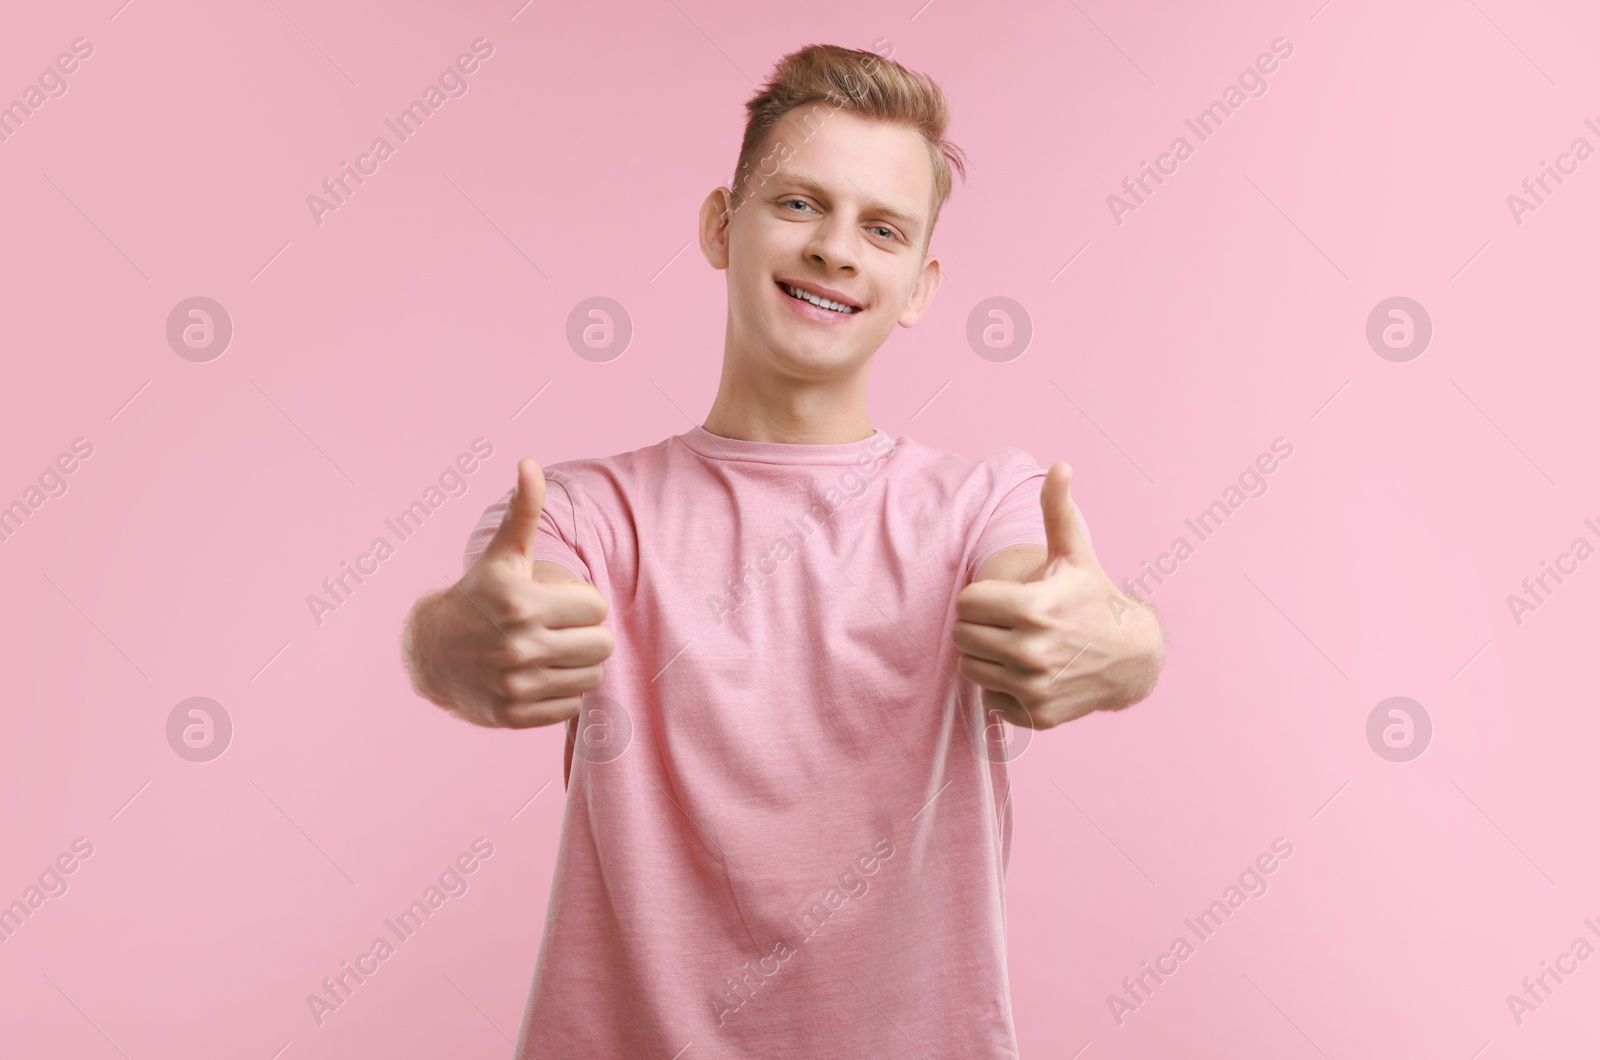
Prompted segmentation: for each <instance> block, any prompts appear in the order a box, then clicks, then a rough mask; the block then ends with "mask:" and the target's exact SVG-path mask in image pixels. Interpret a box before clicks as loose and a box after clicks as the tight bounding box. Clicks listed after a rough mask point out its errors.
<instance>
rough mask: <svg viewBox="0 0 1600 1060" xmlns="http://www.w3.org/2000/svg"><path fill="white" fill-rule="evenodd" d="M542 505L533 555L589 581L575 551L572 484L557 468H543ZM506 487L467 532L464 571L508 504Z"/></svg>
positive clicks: (485, 543) (485, 545)
mask: <svg viewBox="0 0 1600 1060" xmlns="http://www.w3.org/2000/svg"><path fill="white" fill-rule="evenodd" d="M544 478H545V481H544V509H543V510H542V511H541V512H540V513H539V528H538V530H537V531H536V532H535V534H534V544H533V558H534V559H535V560H538V561H540V562H549V563H559V564H561V566H563V567H565V568H567V569H568V570H569V571H571V572H572V573H573V574H575V575H577V576H578V577H580V578H582V579H583V580H584V581H586V582H589V583H591V584H592V583H593V582H594V577H593V576H592V575H591V574H590V572H589V566H588V564H586V563H584V561H583V559H582V557H580V556H579V555H578V531H577V505H576V504H575V503H574V500H573V492H574V491H573V488H572V485H571V483H570V482H569V481H568V479H567V477H566V476H565V475H563V474H561V473H560V472H558V471H555V470H551V469H546V471H545V475H544ZM513 492H514V490H506V491H505V493H504V494H502V495H501V496H500V498H499V499H498V500H496V501H495V502H494V503H493V504H491V505H489V507H487V508H485V509H484V510H483V515H482V516H480V517H479V519H478V525H477V526H474V527H473V528H472V532H471V533H470V534H468V535H467V544H466V549H465V550H464V552H463V554H462V558H461V569H462V571H463V572H465V571H466V570H467V569H468V568H470V567H471V566H472V565H473V564H474V563H476V562H477V561H478V557H479V556H481V555H483V550H484V549H486V548H488V547H489V542H490V541H491V540H493V538H494V535H495V531H497V530H498V529H500V522H501V520H503V519H504V518H505V516H506V511H507V510H508V509H509V508H510V507H511V494H512V493H513Z"/></svg>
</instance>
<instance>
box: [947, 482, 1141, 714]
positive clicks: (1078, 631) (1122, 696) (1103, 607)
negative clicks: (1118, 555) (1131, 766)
mask: <svg viewBox="0 0 1600 1060" xmlns="http://www.w3.org/2000/svg"><path fill="white" fill-rule="evenodd" d="M1071 478H1072V468H1070V467H1069V466H1068V465H1067V464H1065V463H1058V464H1056V465H1055V466H1053V467H1051V468H1050V471H1049V473H1048V474H1047V475H1046V476H1045V482H1044V489H1043V490H1041V491H1040V496H1039V503H1040V506H1041V507H1042V508H1043V509H1044V526H1045V540H1046V541H1047V542H1048V543H1047V544H1046V546H1045V547H1044V549H1042V550H1041V549H1040V548H1039V546H1037V545H1032V546H1023V547H1024V548H1025V549H1027V550H1029V551H1026V552H1022V553H1019V556H1026V557H1028V564H1029V566H1031V568H1032V569H1031V570H1027V571H1025V572H1017V571H1016V568H1015V566H1013V568H1012V570H1013V571H1014V572H1017V573H1020V574H1021V576H1020V577H1019V578H1018V579H1017V580H1007V579H1003V578H984V579H982V580H980V581H975V582H973V583H972V584H971V585H968V586H967V587H966V588H964V589H962V590H961V592H960V594H959V595H958V596H957V597H956V622H955V624H954V625H953V626H952V627H951V631H950V636H951V639H952V640H954V641H955V644H956V647H957V648H958V649H959V650H960V656H959V658H958V660H957V665H958V667H959V669H960V671H961V673H962V675H963V676H965V677H966V678H967V679H968V680H970V681H972V682H974V683H975V684H977V685H978V686H979V687H981V688H982V689H983V705H984V710H985V712H986V713H987V712H992V713H996V714H999V715H1000V716H1001V717H1004V718H1005V719H1006V720H1007V721H1010V722H1011V723H1012V724H1014V725H1022V726H1026V727H1028V728H1032V729H1048V728H1051V727H1053V726H1056V725H1059V724H1061V723H1062V722H1066V721H1071V720H1072V719H1074V718H1079V717H1082V716H1083V715H1085V714H1088V713H1090V712H1092V711H1095V710H1120V709H1121V708H1123V707H1126V706H1128V705H1129V704H1131V703H1134V702H1137V701H1138V700H1140V699H1143V698H1144V697H1145V696H1147V695H1149V693H1150V690H1151V688H1153V686H1154V683H1155V677H1156V674H1157V673H1159V671H1160V668H1161V655H1162V650H1163V649H1162V645H1161V633H1160V627H1159V625H1158V624H1156V623H1155V622H1154V620H1153V619H1152V618H1151V616H1150V615H1149V613H1148V610H1147V609H1145V608H1143V607H1142V605H1141V604H1140V603H1139V602H1138V601H1135V600H1133V599H1131V598H1130V597H1127V596H1125V595H1124V594H1123V593H1121V592H1120V591H1118V589H1117V587H1116V585H1115V584H1114V583H1113V582H1112V581H1111V578H1110V576H1109V575H1107V574H1106V572H1105V570H1104V569H1103V568H1102V567H1101V566H1100V561H1099V560H1098V559H1096V558H1095V554H1094V550H1093V549H1091V548H1090V547H1089V539H1088V537H1087V535H1085V534H1084V532H1083V526H1082V524H1081V523H1080V522H1079V520H1078V513H1077V509H1076V508H1075V507H1074V506H1073V503H1072V496H1071V492H1070V486H1071ZM1035 564H1036V565H1035ZM985 566H986V567H987V566H989V565H988V564H987V563H986V564H985ZM1114 601H1120V602H1121V603H1122V604H1123V605H1125V606H1123V607H1122V611H1123V612H1137V613H1136V614H1135V615H1134V620H1132V621H1125V620H1123V619H1122V618H1120V617H1119V612H1118V609H1117V607H1116V606H1114V604H1113V602H1114Z"/></svg>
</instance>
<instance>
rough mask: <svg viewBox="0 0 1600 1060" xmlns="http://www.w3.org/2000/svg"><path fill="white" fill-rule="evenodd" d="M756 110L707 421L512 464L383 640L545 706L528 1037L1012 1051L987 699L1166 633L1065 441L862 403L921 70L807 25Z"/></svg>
mask: <svg viewBox="0 0 1600 1060" xmlns="http://www.w3.org/2000/svg"><path fill="white" fill-rule="evenodd" d="M747 109H748V111H749V119H748V123H747V127H746V132H745V137H744V144H743V148H742V150H741V153H740V158H739V165H738V167H737V169H736V171H735V179H734V182H733V188H732V190H731V191H730V189H725V188H720V187H719V188H717V189H716V190H714V191H713V192H712V193H711V194H710V195H709V196H708V197H707V198H706V200H705V202H704V204H703V205H702V206H701V209H700V246H701V250H702V252H703V253H704V254H705V256H706V258H707V260H708V261H710V263H711V265H712V267H714V268H717V269H725V270H726V271H727V273H728V317H727V335H726V340H725V348H724V356H723V370H722V380H721V385H720V387H719V390H718V392H717V396H716V400H715V402H714V403H713V404H712V407H711V412H710V414H709V415H708V416H707V417H706V421H705V424H704V426H700V427H695V428H693V429H691V430H689V431H687V432H685V433H684V434H680V435H677V436H675V437H672V438H668V439H667V440H665V441H663V442H661V443H660V444H658V445H654V446H650V447H649V448H645V449H640V450H636V451H634V452H631V453H624V454H621V455H617V456H611V457H607V458H604V459H589V460H573V461H569V462H566V463H562V464H558V465H554V466H552V467H551V468H550V469H549V470H548V474H546V473H542V472H541V470H540V468H539V465H538V464H536V463H534V462H533V460H531V459H528V458H524V459H523V460H522V462H521V463H520V464H519V465H518V467H517V485H516V488H515V490H514V491H512V492H510V493H508V494H507V496H506V497H504V498H502V499H501V500H500V501H498V502H497V503H495V504H494V505H491V506H490V507H489V509H488V510H487V511H486V512H485V513H484V516H483V519H482V520H481V521H480V522H479V524H478V527H477V529H475V530H474V531H473V533H472V535H471V537H470V538H469V540H468V544H467V554H466V557H465V561H466V574H465V576H464V577H463V578H462V579H461V581H460V582H459V583H458V584H457V585H455V586H453V587H451V588H450V589H447V590H445V591H443V592H440V593H437V594H434V595H431V596H427V597H424V598H423V599H422V600H420V601H419V602H418V604H417V606H416V607H415V609H414V610H413V612H412V615H411V618H410V620H409V622H408V625H407V630H406V645H405V654H406V660H407V664H408V668H409V670H410V672H411V674H412V678H413V682H414V684H415V686H416V689H417V691H418V692H419V693H420V694H422V695H423V696H425V697H427V698H428V699H430V700H432V701H433V702H435V703H438V704H440V705H441V706H444V707H446V708H448V709H449V710H451V711H452V712H454V713H456V714H457V715H459V716H460V717H462V718H464V719H465V720H467V721H470V722H472V723H474V724H478V725H489V726H504V727H508V728H525V727H529V726H536V725H549V724H554V723H557V722H565V723H567V727H568V742H567V748H566V763H565V773H566V784H567V801H566V812H565V817H564V819H563V822H562V831H561V847H560V852H559V855H558V858H557V861H556V869H555V879H554V883H553V887H552V890H551V895H550V905H549V909H548V912H547V915H546V919H545V927H544V935H543V939H542V941H541V943H540V949H539V956H538V963H537V968H536V970H535V973H534V981H533V988H532V991H531V994H530V997H529V1000H528V1005H527V1009H526V1012H525V1014H524V1020H523V1025H522V1032H521V1040H520V1042H519V1043H518V1047H519V1054H518V1055H519V1056H526V1057H530V1058H532V1057H539V1058H543V1057H563V1058H565V1057H646V1056H653V1057H660V1058H662V1060H668V1058H671V1057H676V1056H682V1057H684V1058H702V1057H730V1058H731V1057H782V1056H805V1057H872V1058H875V1060H883V1058H892V1057H908V1058H910V1057H922V1058H943V1057H951V1058H961V1060H973V1058H980V1057H983V1058H988V1057H1010V1056H1015V1055H1016V1052H1017V1045H1016V1035H1015V1031H1014V1029H1013V1026H1012V1017H1011V1004H1010V996H1009V987H1008V983H1007V978H1006V959H1005V958H1006V949H1005V892H1004V885H1005V871H1006V866H1007V863H1008V861H1009V857H1010V847H1011V816H1012V813H1011V801H1010V798H1009V785H1008V781H1007V773H1006V759H1007V757H1009V755H1008V753H1007V749H1006V747H1005V745H1004V744H997V743H996V742H995V741H994V740H993V739H992V737H993V736H994V735H995V734H996V733H1003V731H1004V728H1005V727H1004V726H1003V725H1001V724H999V721H998V719H999V718H1004V719H1007V720H1009V721H1010V722H1011V723H1012V724H1014V725H1017V726H1026V727H1027V728H1028V729H1030V730H1032V729H1047V728H1050V727H1052V726H1055V725H1058V724H1060V723H1061V722H1064V721H1069V720H1071V719H1073V718H1077V717H1080V716H1082V715H1084V714H1087V713H1089V712H1091V711H1094V710H1116V709H1120V708H1122V707H1125V706H1127V705H1129V704H1131V703H1134V702H1136V701H1138V700H1140V699H1142V698H1144V697H1145V696H1147V695H1148V694H1149V692H1150V690H1151V688H1152V687H1153V686H1154V683H1155V680H1156V676H1157V674H1158V672H1159V670H1160V666H1161V660H1162V651H1163V649H1162V637H1161V631H1160V627H1159V624H1158V622H1157V621H1156V619H1155V617H1154V615H1153V614H1152V612H1151V611H1150V609H1149V608H1147V607H1145V606H1142V605H1141V603H1140V602H1139V601H1137V600H1135V599H1133V598H1131V597H1129V596H1126V595H1124V594H1123V593H1121V592H1120V591H1118V590H1117V588H1116V587H1115V586H1114V585H1113V584H1112V582H1111V580H1110V578H1109V577H1107V575H1106V573H1105V572H1104V571H1103V570H1102V569H1101V567H1100V565H1099V563H1098V562H1097V561H1096V559H1095V556H1094V553H1093V551H1091V549H1090V546H1089V537H1088V534H1087V532H1086V531H1085V530H1084V528H1083V526H1082V525H1081V523H1080V522H1079V520H1078V516H1077V514H1076V512H1075V510H1074V507H1073V504H1072V501H1071V499H1070V497H1069V495H1068V477H1069V475H1070V474H1071V471H1070V468H1068V466H1067V465H1066V464H1064V463H1063V464H1056V465H1055V466H1054V467H1052V468H1051V469H1050V470H1049V472H1048V473H1046V472H1045V471H1044V470H1043V469H1041V468H1039V467H1038V466H1037V465H1035V464H1034V463H1033V461H1032V460H1031V459H1030V458H1029V457H1028V455H1027V454H1026V453H1023V452H1021V451H1019V450H1016V449H1002V450H1000V451H999V452H998V453H996V454H995V455H993V456H992V457H990V458H988V459H986V460H983V461H979V462H974V461H971V460H967V459H964V458H962V457H959V456H954V455H952V454H949V453H945V452H941V451H939V450H936V449H932V448H929V447H927V446H924V445H921V444H919V443H917V442H914V441H912V440H911V439H910V438H906V437H900V438H895V439H891V438H890V437H889V436H888V435H886V434H885V433H884V432H883V431H881V430H875V429H874V428H873V427H872V426H871V425H870V423H869V422H868V418H867V377H868V370H869V367H870V364H871V360H872V355H873V353H874V352H875V351H876V350H877V349H878V348H879V346H880V345H882V343H883V341H884V340H885V339H886V338H887V337H888V335H889V333H890V332H891V331H892V330H893V328H894V327H895V326H896V325H899V326H901V327H911V326H912V325H914V324H916V323H917V321H918V320H919V319H920V318H921V317H922V315H923V314H924V313H925V312H926V311H927V309H928V307H929V305H930V304H931V303H932V301H933V296H934V294H935V292H936V291H937V290H938V288H939V279H940V275H939V262H938V259H936V258H930V257H928V253H927V252H928V243H929V239H930V238H931V236H932V232H933V226H934V223H935V222H936V221H937V219H938V215H939V210H940V208H941V207H942V206H943V204H944V202H945V200H946V199H947V198H948V197H949V194H950V187H951V175H950V170H951V162H952V161H954V162H955V164H956V166H957V168H961V160H960V157H959V155H958V154H956V153H954V152H955V149H954V148H953V147H952V146H951V145H949V144H948V143H947V142H946V141H945V140H944V138H943V137H944V131H945V127H946V123H947V111H946V105H945V101H944V97H943V95H942V93H941V91H940V89H939V88H938V86H937V85H936V84H935V83H934V82H932V81H931V80H929V79H927V78H924V77H922V76H920V75H915V74H912V73H910V72H908V71H906V70H905V69H904V68H903V67H901V66H899V65H898V64H896V63H893V62H889V61H886V60H882V59H879V58H878V57H877V56H875V55H873V54H871V53H869V52H862V51H852V50H848V49H843V48H837V47H832V46H822V45H818V46H812V47H808V48H805V49H803V50H801V51H799V52H796V53H794V54H792V55H789V56H787V57H786V58H784V59H783V60H782V61H781V62H780V63H779V65H778V66H777V68H776V70H775V72H774V74H773V77H772V79H771V80H770V81H769V83H768V85H767V86H766V88H765V89H764V90H763V91H762V92H761V93H760V94H758V95H757V96H755V98H753V99H752V100H751V101H750V102H749V103H748V104H747ZM963 172H964V170H963ZM819 302H820V303H821V304H820V305H819V304H817V303H819ZM547 478H548V482H547V481H546V480H547ZM613 648H615V651H613ZM602 662H604V663H605V669H604V675H603V682H602V670H601V664H602ZM1020 735H1022V736H1026V735H1028V733H1020Z"/></svg>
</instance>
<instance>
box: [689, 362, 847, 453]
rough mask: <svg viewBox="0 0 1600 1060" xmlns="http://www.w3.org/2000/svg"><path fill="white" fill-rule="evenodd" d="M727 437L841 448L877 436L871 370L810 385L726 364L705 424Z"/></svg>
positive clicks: (717, 433)
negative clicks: (870, 401)
mask: <svg viewBox="0 0 1600 1060" xmlns="http://www.w3.org/2000/svg"><path fill="white" fill-rule="evenodd" d="M703 426H704V427H705V429H706V430H707V431H710V432H711V433H712V434H715V435H719V436H721V437H723V438H739V439H743V440H746V441H752V442H784V443H788V444H791V445H837V444H842V443H847V442H859V441H862V440H864V439H867V438H870V437H872V425H871V423H870V421H869V420H868V418H867V372H866V369H865V367H863V369H862V370H861V371H860V372H858V373H857V374H856V376H855V377H854V378H851V379H844V380H830V381H827V382H815V383H813V382H805V381H799V380H794V379H784V378H775V377H773V376H771V375H767V376H765V377H764V378H761V379H752V378H750V377H749V376H748V375H747V374H746V373H740V372H738V371H735V370H734V369H732V368H730V366H729V365H728V363H727V362H726V361H724V363H723V369H722V382H721V384H720V385H719V386H718V388H717V398H716V400H715V401H714V402H712V404H711V411H710V412H709V413H707V414H706V421H705V423H704V425H703Z"/></svg>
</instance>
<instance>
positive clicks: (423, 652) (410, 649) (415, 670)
mask: <svg viewBox="0 0 1600 1060" xmlns="http://www.w3.org/2000/svg"><path fill="white" fill-rule="evenodd" d="M454 591H455V589H454V587H451V588H449V589H444V590H442V591H440V592H436V593H429V594H428V595H427V596H423V597H421V598H419V599H418V600H417V602H416V603H415V604H413V605H412V606H411V613H410V614H408V615H407V616H406V622H405V627H404V628H403V629H402V630H401V633H400V658H401V660H402V662H403V663H404V664H405V668H406V674H407V676H409V677H410V678H411V687H412V688H413V689H414V690H416V693H417V695H419V696H421V697H422V698H423V699H426V700H428V702H430V703H433V704H435V705H437V706H440V707H443V708H445V709H446V710H449V711H451V712H454V711H455V710H456V705H455V704H454V703H452V702H451V701H450V699H449V697H448V696H446V695H445V693H444V692H443V691H442V690H441V689H440V688H439V686H438V682H437V677H436V675H435V674H434V672H433V670H432V668H431V667H430V666H429V665H428V659H429V658H430V651H431V649H432V648H433V645H434V637H433V633H434V628H433V627H434V623H435V622H436V621H437V619H438V613H439V610H440V607H441V605H442V603H443V599H444V596H445V595H446V594H447V593H451V592H454Z"/></svg>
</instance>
